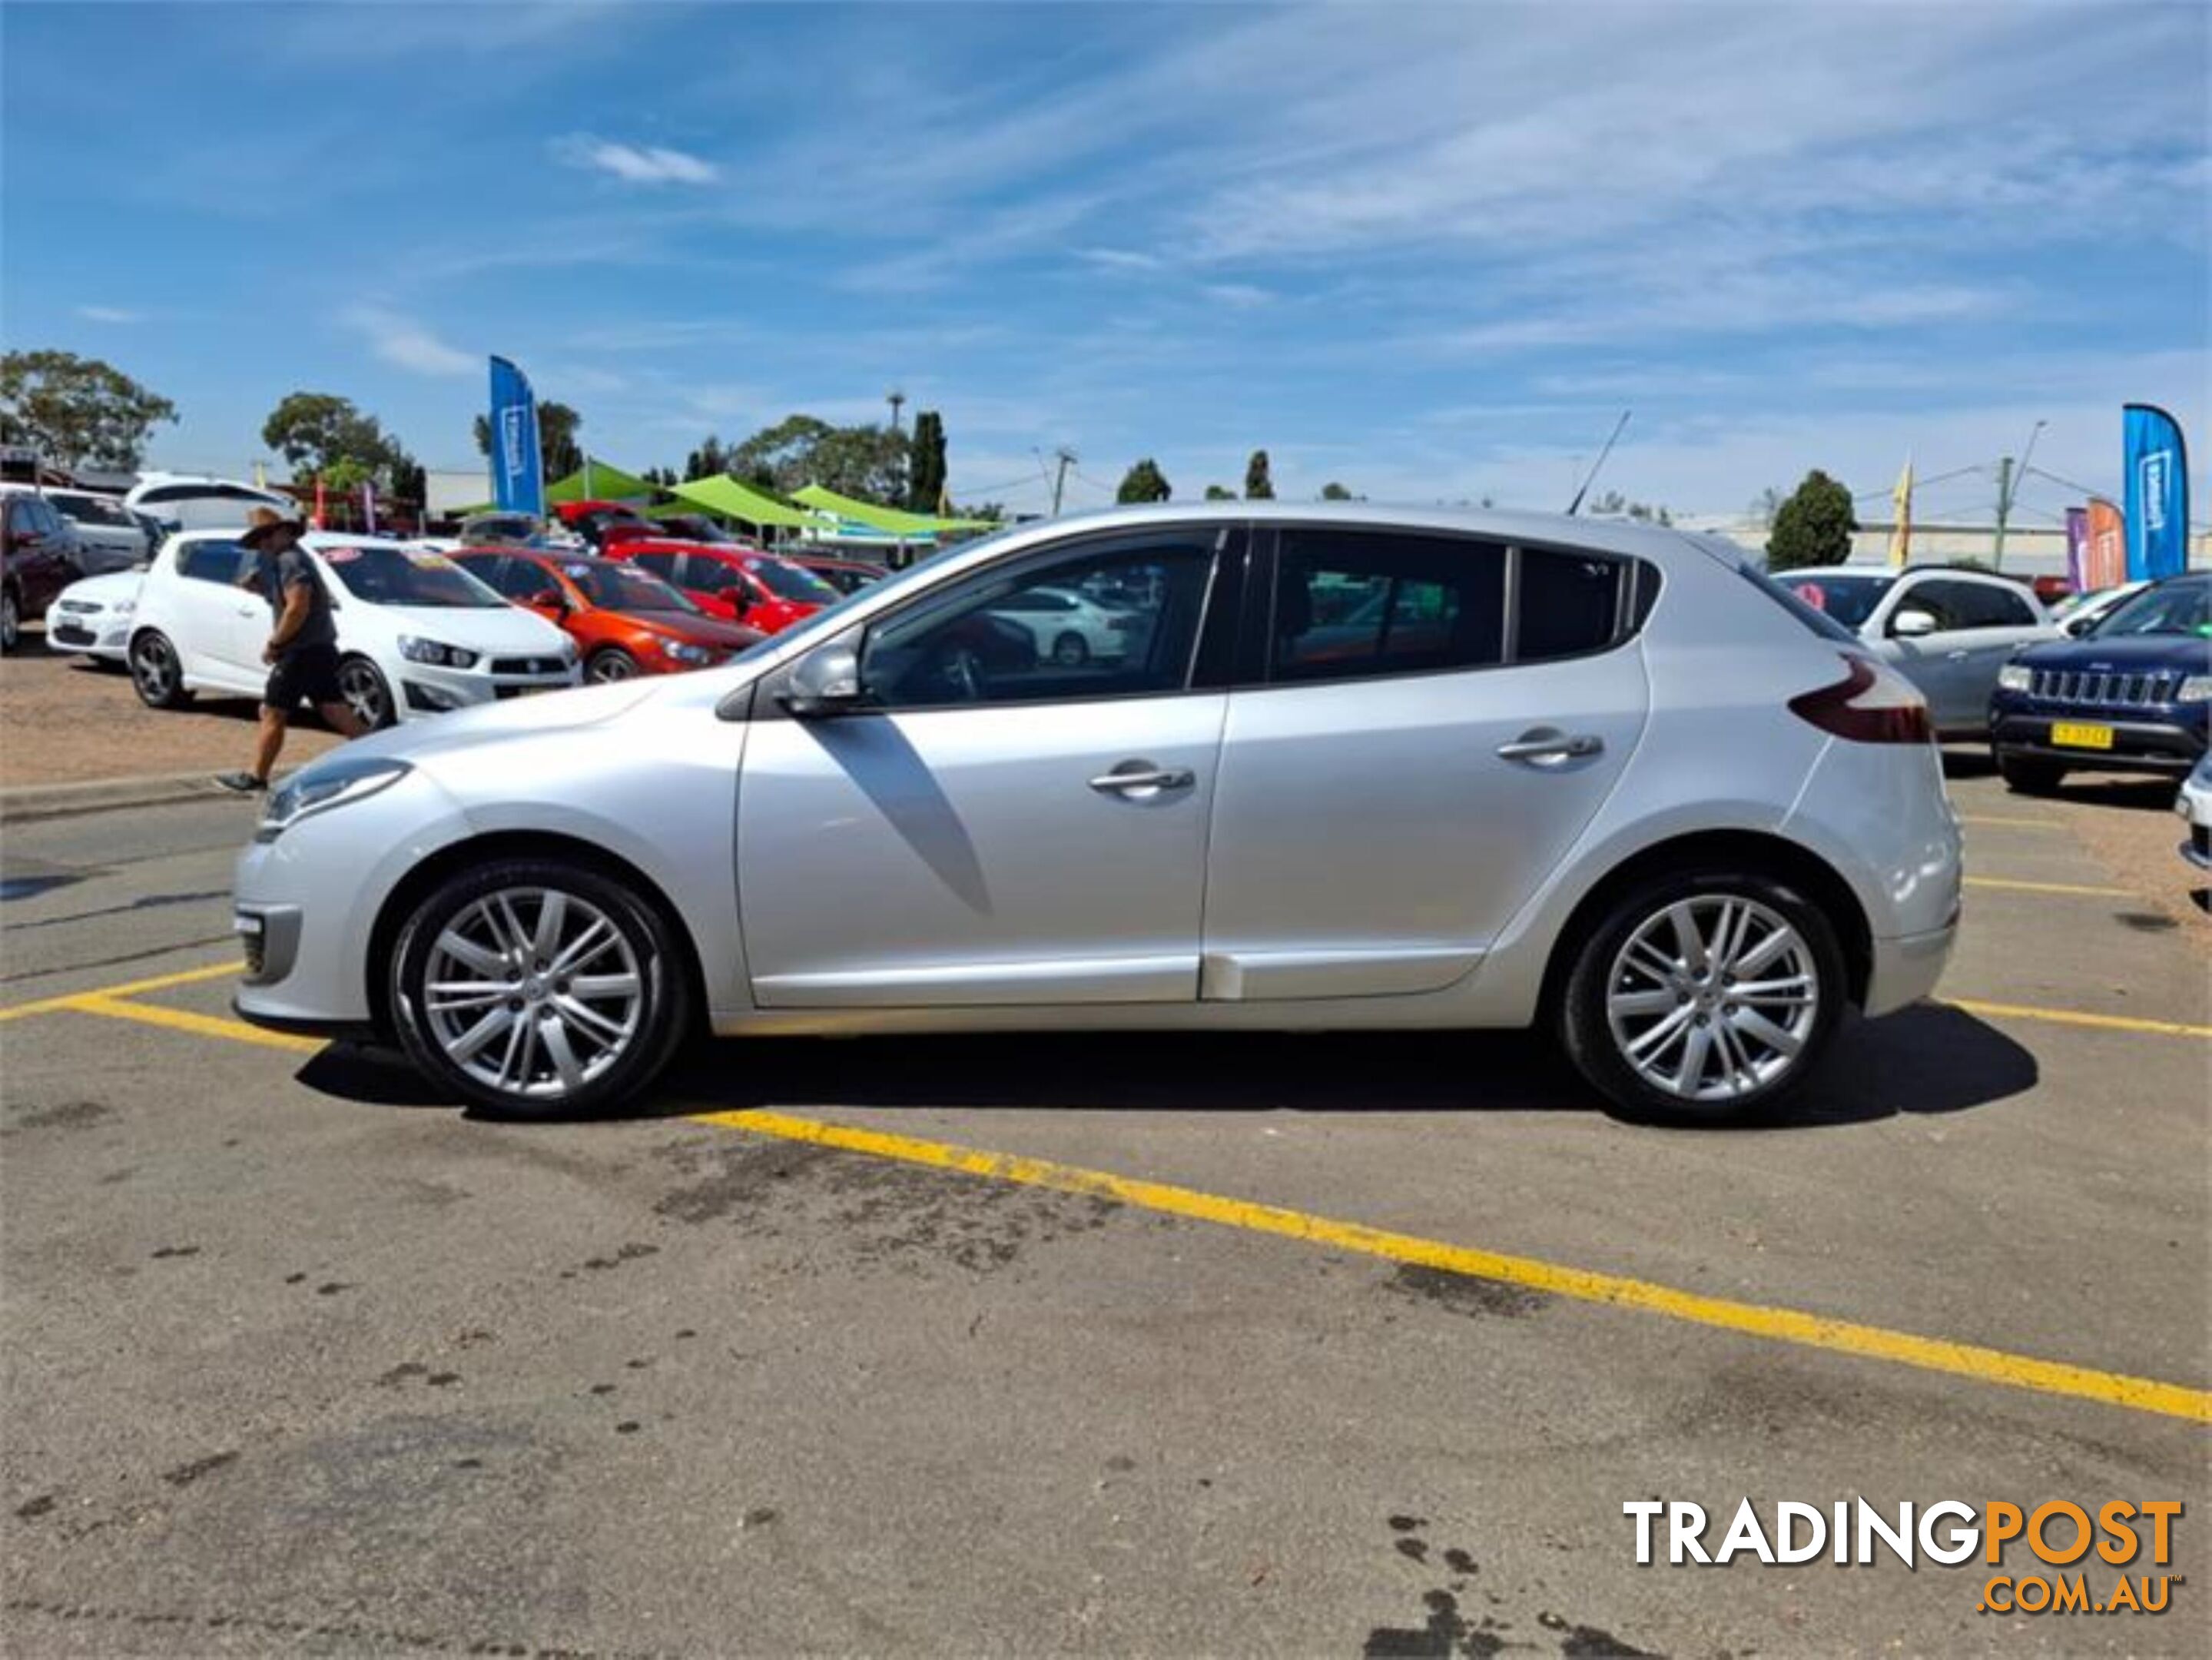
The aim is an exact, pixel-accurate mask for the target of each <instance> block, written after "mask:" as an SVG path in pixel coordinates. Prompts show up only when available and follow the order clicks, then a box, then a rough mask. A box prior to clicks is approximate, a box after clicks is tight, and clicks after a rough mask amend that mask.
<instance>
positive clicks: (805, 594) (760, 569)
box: [745, 559, 843, 605]
mask: <svg viewBox="0 0 2212 1660" xmlns="http://www.w3.org/2000/svg"><path fill="white" fill-rule="evenodd" d="M745 569H747V570H749V571H750V572H751V573H752V574H753V575H756V576H757V577H759V578H760V580H761V581H763V583H765V584H766V585H767V587H768V591H769V593H772V594H774V595H775V597H776V598H777V599H795V600H797V601H799V603H800V604H801V605H836V603H837V601H838V600H839V599H842V597H843V596H842V595H841V594H840V593H838V592H837V590H836V589H835V588H833V587H830V586H829V584H828V583H827V582H825V581H823V580H822V579H821V578H820V577H818V576H817V575H815V574H814V573H813V572H812V571H811V570H801V569H799V567H798V566H796V565H788V564H786V563H785V562H783V561H782V560H781V559H748V560H746V561H745Z"/></svg>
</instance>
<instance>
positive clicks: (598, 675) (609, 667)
mask: <svg viewBox="0 0 2212 1660" xmlns="http://www.w3.org/2000/svg"><path fill="white" fill-rule="evenodd" d="M584 678H585V680H586V682H588V683H589V684H592V685H606V684H611V682H614V681H617V680H634V679H635V678H637V659H635V657H632V656H631V655H630V654H629V653H628V652H626V651H623V650H622V649H621V648H619V647H616V646H609V647H608V648H606V649H605V651H595V652H593V653H592V654H591V655H590V656H589V657H587V658H586V659H585V660H584Z"/></svg>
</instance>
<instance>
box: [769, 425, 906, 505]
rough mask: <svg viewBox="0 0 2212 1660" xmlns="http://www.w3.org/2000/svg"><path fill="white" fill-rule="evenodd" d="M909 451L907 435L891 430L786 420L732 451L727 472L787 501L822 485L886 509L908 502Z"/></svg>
mask: <svg viewBox="0 0 2212 1660" xmlns="http://www.w3.org/2000/svg"><path fill="white" fill-rule="evenodd" d="M907 455H908V440H907V435H905V434H904V433H902V432H895V431H893V430H892V429H890V428H889V427H881V426H875V425H866V426H857V427H833V426H831V425H830V424H829V423H828V422H827V421H824V420H822V419H821V418H819V417H816V416H811V415H787V416H786V417H784V418H783V419H782V420H781V421H779V422H777V423H775V425H774V426H772V427H763V429H761V430H760V431H758V432H757V433H755V434H754V435H752V436H751V437H750V438H748V439H746V440H745V441H744V443H742V444H739V445H738V446H737V447H736V448H734V449H732V451H730V453H729V455H728V457H727V462H728V465H727V471H729V473H730V475H731V476H732V477H736V478H741V479H744V481H745V482H746V483H751V484H756V485H757V486H759V487H760V488H761V489H770V490H776V491H780V492H781V493H782V494H784V495H789V494H790V493H791V492H792V491H793V490H795V489H800V488H802V487H804V486H805V485H807V484H820V485H821V486H823V488H824V489H833V490H836V492H837V493H838V494H839V495H840V496H858V497H860V498H863V499H865V500H866V501H871V502H884V503H887V504H888V503H890V502H899V501H902V500H904V499H905V496H906V479H907Z"/></svg>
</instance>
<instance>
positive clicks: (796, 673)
mask: <svg viewBox="0 0 2212 1660" xmlns="http://www.w3.org/2000/svg"><path fill="white" fill-rule="evenodd" d="M776 701H777V702H780V703H781V704H782V705H783V707H784V708H785V710H786V711H787V713H789V714H793V715H795V716H797V717H798V718H799V719H800V720H802V721H810V720H812V721H819V720H826V719H828V718H829V717H830V716H833V715H838V714H851V713H852V712H853V711H854V710H855V709H858V708H860V707H861V706H862V704H863V702H865V697H864V695H863V693H862V691H861V689H860V658H859V656H858V655H857V654H855V653H854V650H853V648H851V647H850V646H843V645H833V646H822V647H818V648H816V649H815V650H813V651H811V652H809V653H808V654H806V655H805V656H804V657H802V658H800V659H799V661H798V662H796V663H794V664H793V665H792V668H791V678H790V680H789V682H788V683H787V684H786V686H785V688H784V690H783V692H782V695H781V696H780V697H778V699H777V700H776Z"/></svg>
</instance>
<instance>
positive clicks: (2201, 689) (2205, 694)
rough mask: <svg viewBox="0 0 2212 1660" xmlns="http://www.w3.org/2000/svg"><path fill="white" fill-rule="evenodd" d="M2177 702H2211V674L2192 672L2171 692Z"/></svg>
mask: <svg viewBox="0 0 2212 1660" xmlns="http://www.w3.org/2000/svg"><path fill="white" fill-rule="evenodd" d="M2173 701H2174V702H2177V703H2212V674H2192V675H2191V676H2190V677H2189V678H2187V679H2186V680H2184V681H2183V682H2182V683H2181V690H2179V691H2177V692H2176V693H2174V694H2173Z"/></svg>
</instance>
